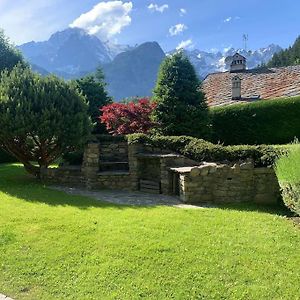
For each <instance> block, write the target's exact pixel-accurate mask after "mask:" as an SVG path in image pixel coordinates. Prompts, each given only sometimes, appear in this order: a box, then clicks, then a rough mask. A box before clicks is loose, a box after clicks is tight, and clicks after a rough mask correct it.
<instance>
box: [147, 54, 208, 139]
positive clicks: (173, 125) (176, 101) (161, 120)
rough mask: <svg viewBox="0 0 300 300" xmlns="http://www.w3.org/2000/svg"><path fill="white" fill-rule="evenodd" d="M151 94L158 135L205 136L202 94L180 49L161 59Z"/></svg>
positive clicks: (204, 111)
mask: <svg viewBox="0 0 300 300" xmlns="http://www.w3.org/2000/svg"><path fill="white" fill-rule="evenodd" d="M153 94H154V100H155V101H156V102H157V106H156V108H155V109H154V112H153V118H154V121H155V122H156V123H158V126H157V132H158V133H159V134H164V135H191V136H196V137H206V136H207V134H208V131H209V126H208V112H207V105H206V103H205V97H204V94H203V92H202V91H201V90H200V81H199V79H198V78H197V74H196V71H195V69H194V67H193V65H192V64H191V63H190V61H189V59H188V58H187V57H186V56H185V55H184V54H183V53H182V52H178V53H175V54H174V55H171V56H168V57H167V58H166V59H165V60H164V61H163V63H162V64H161V66H160V70H159V74H158V79H157V83H156V87H155V89H154V92H153Z"/></svg>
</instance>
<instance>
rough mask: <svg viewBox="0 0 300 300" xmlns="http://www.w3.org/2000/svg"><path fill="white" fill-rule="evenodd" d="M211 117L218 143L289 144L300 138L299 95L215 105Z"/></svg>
mask: <svg viewBox="0 0 300 300" xmlns="http://www.w3.org/2000/svg"><path fill="white" fill-rule="evenodd" d="M210 118H211V122H212V139H211V140H212V141H213V142H215V143H218V142H220V143H224V144H225V145H241V144H249V145H259V144H286V143H290V142H292V141H293V140H294V138H295V137H298V138H300V97H294V98H284V99H283V98H282V99H277V100H265V101H264V100H261V101H258V102H254V103H248V104H234V105H230V106H224V107H214V108H211V109H210Z"/></svg>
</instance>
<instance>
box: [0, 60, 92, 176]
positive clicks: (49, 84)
mask: <svg viewBox="0 0 300 300" xmlns="http://www.w3.org/2000/svg"><path fill="white" fill-rule="evenodd" d="M89 133H90V119H89V117H88V114H87V104H86V103H85V99H84V97H83V96H82V95H81V94H80V93H79V92H78V90H77V89H76V87H75V86H73V85H71V84H70V83H66V82H64V81H63V80H60V79H58V78H56V77H54V76H50V77H41V76H40V75H38V74H35V73H33V72H32V71H31V70H30V69H29V68H25V69H24V68H23V67H22V66H20V65H18V66H16V67H14V68H13V69H12V71H11V72H9V71H7V70H6V71H4V72H2V76H1V77H0V146H2V147H3V148H4V149H5V150H6V151H7V152H9V153H10V154H12V155H13V156H14V157H16V158H17V159H18V161H20V162H22V163H23V164H24V167H25V169H26V170H27V171H28V172H30V173H31V174H34V175H35V176H37V177H38V176H39V175H40V169H41V167H48V166H49V165H50V164H51V163H52V162H54V161H55V160H56V159H57V158H59V157H60V156H61V155H62V154H64V153H66V152H68V151H69V150H70V149H74V148H77V147H80V145H83V144H84V143H85V141H86V139H87V138H88V136H89ZM32 161H34V162H37V163H38V165H39V166H38V167H37V166H36V165H35V164H33V163H32Z"/></svg>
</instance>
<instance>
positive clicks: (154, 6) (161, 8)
mask: <svg viewBox="0 0 300 300" xmlns="http://www.w3.org/2000/svg"><path fill="white" fill-rule="evenodd" d="M168 8H169V5H168V4H163V5H161V6H158V5H157V4H154V3H151V4H150V5H149V6H148V9H149V10H150V11H152V12H154V11H158V12H160V13H163V12H164V11H165V10H166V9H168Z"/></svg>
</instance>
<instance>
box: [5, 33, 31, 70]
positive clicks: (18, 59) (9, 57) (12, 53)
mask: <svg viewBox="0 0 300 300" xmlns="http://www.w3.org/2000/svg"><path fill="white" fill-rule="evenodd" d="M18 63H21V64H22V65H24V66H25V65H26V64H25V62H24V59H23V56H22V54H21V53H20V52H19V51H18V50H17V49H16V48H15V47H14V46H13V45H12V44H11V43H10V42H9V39H8V38H7V37H6V36H5V35H4V32H3V30H1V29H0V72H1V71H3V70H4V69H8V70H11V69H12V68H13V67H14V66H15V65H17V64H18Z"/></svg>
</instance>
